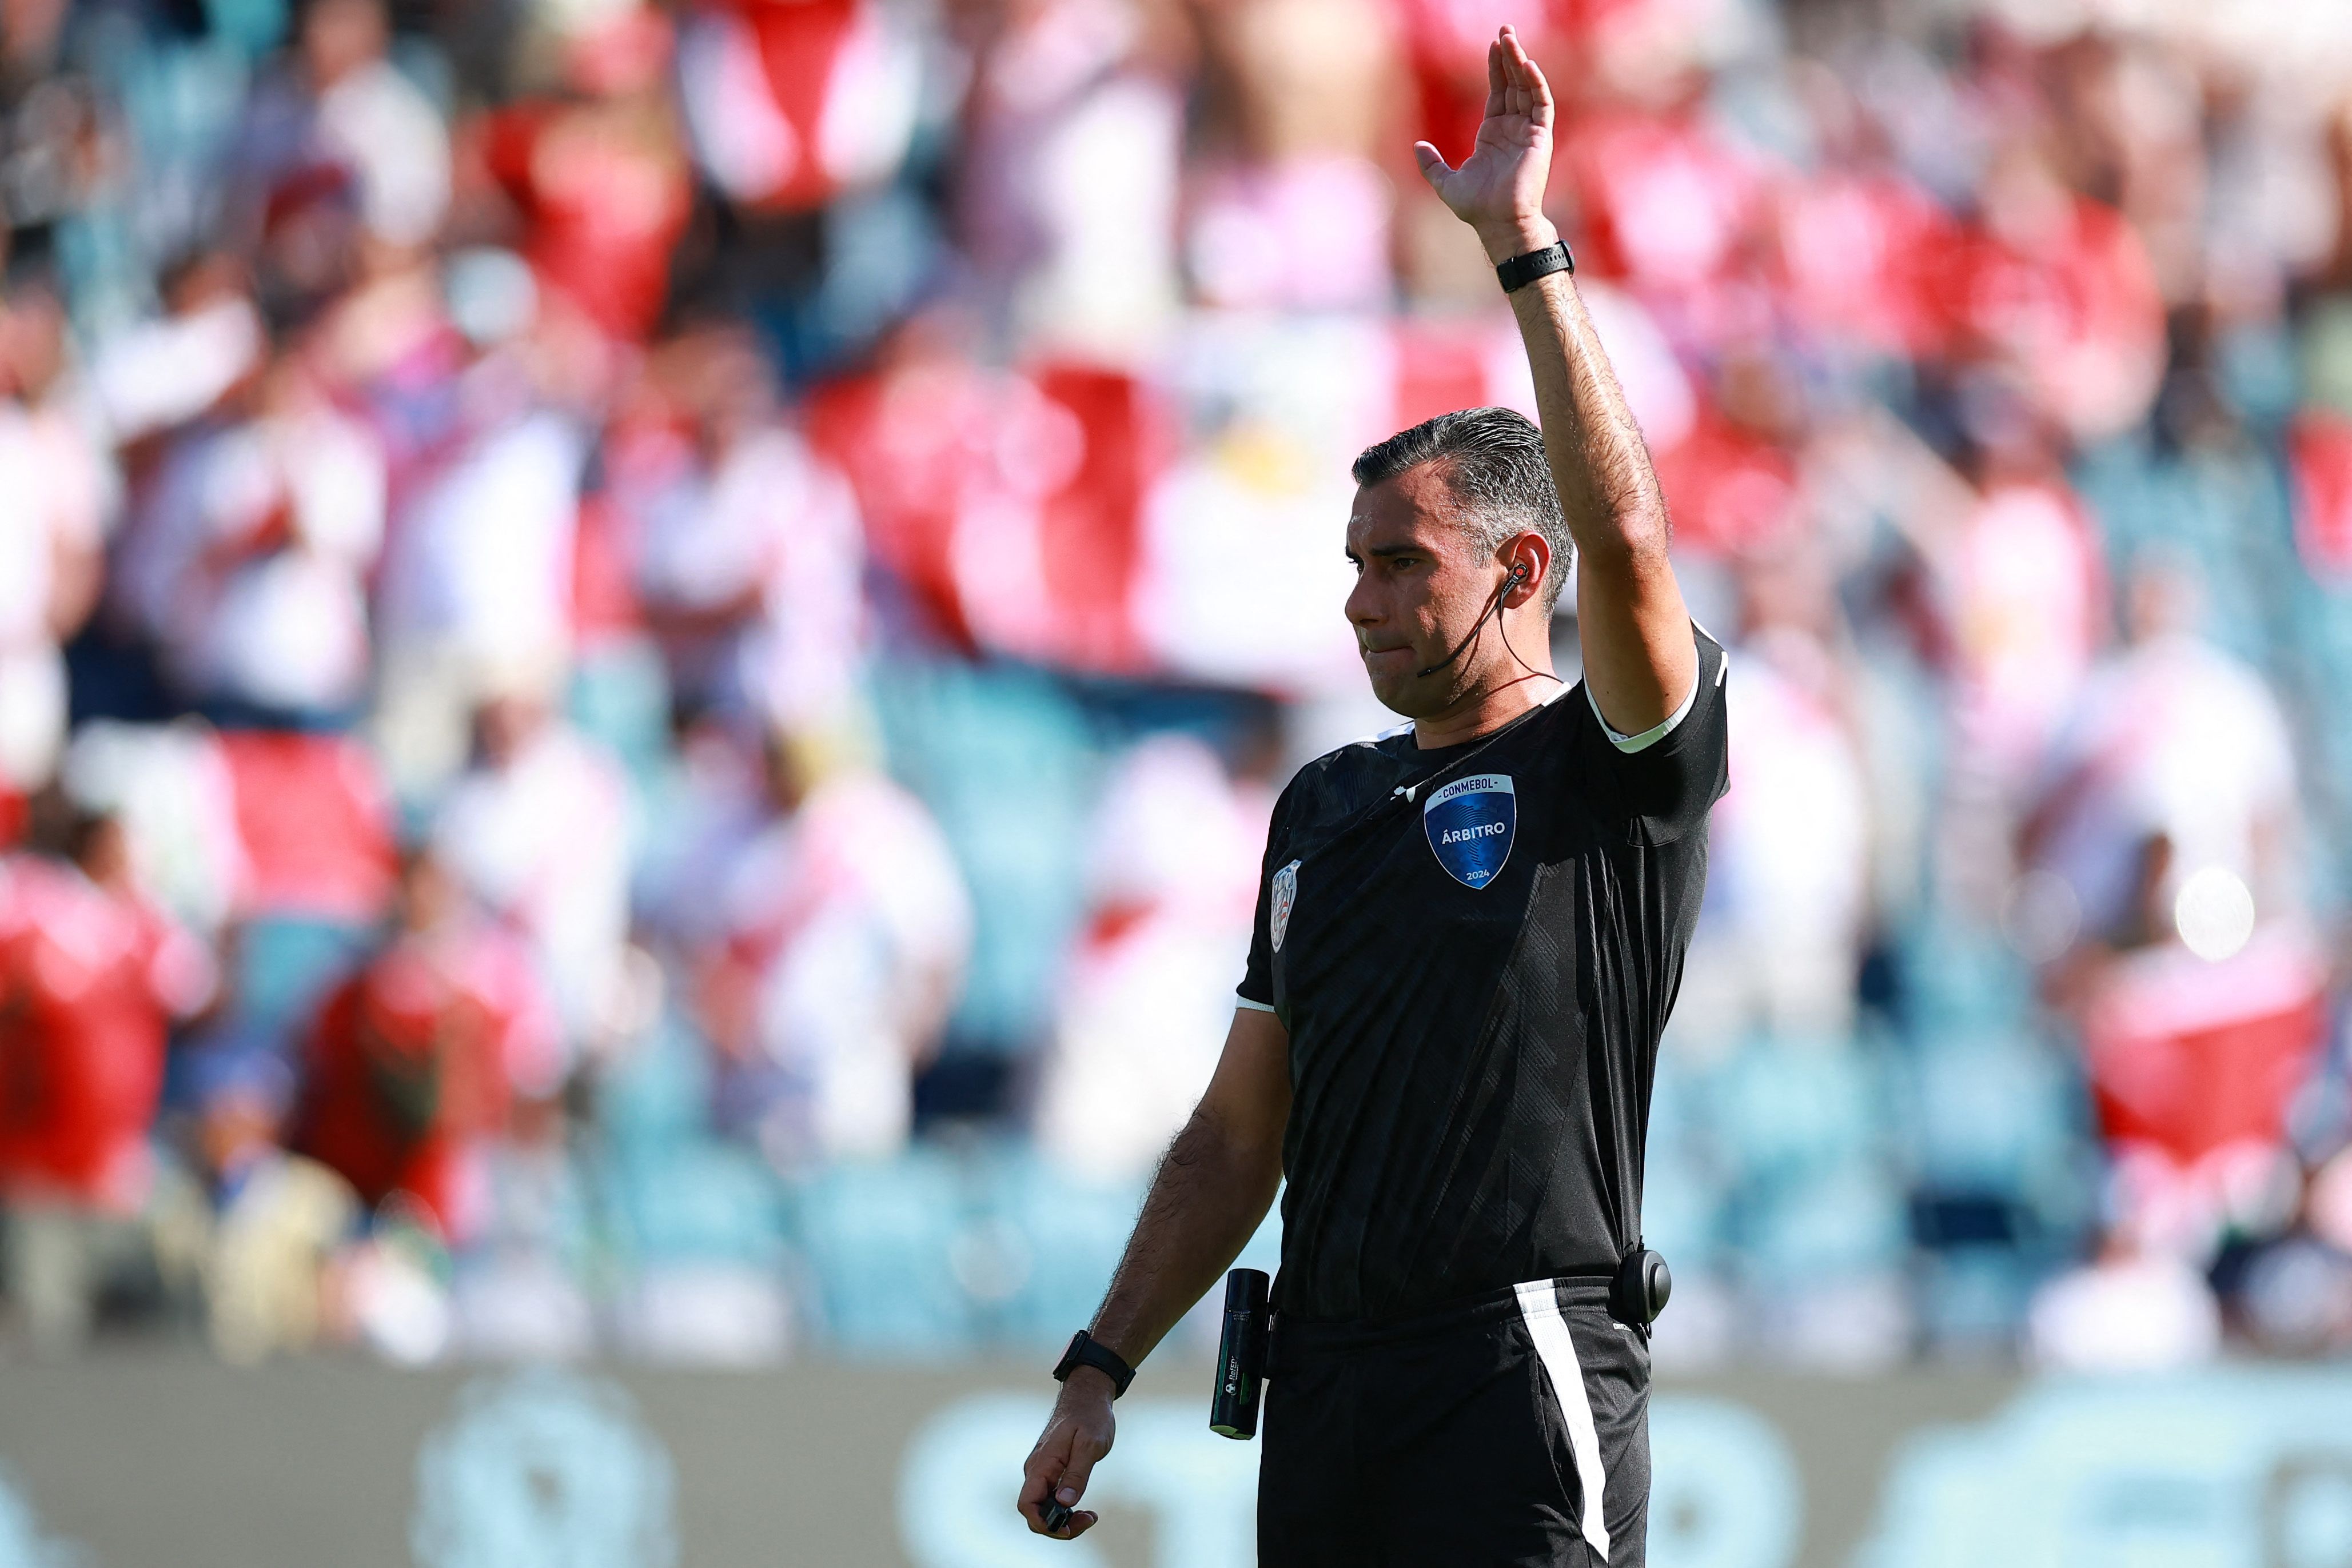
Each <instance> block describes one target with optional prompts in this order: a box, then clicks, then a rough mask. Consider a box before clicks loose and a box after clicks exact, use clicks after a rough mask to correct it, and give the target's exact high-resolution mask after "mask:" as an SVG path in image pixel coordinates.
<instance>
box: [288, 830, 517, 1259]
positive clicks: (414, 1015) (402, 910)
mask: <svg viewBox="0 0 2352 1568" xmlns="http://www.w3.org/2000/svg"><path fill="white" fill-rule="evenodd" d="M556 1053H557V1037H556V1029H555V1024H554V1019H553V1016H552V1013H551V1010H550V1009H549V1007H548V1005H547V1000H546V998H545V996H544V995H543V993H542V992H541V988H540V987H539V984H538V981H537V979H536V977H535V976H534V974H533V971H532V966H531V962H530V955H529V953H528V951H527V950H526V949H525V948H524V947H523V946H522V945H521V944H520V942H518V941H517V940H515V939H514V938H513V937H511V936H509V935H507V934H506V933H505V932H504V931H502V930H500V929H499V927H497V926H495V925H491V924H490V923H489V922H488V921H487V920H485V919H483V918H482V917H481V916H480V915H478V914H476V913H475V912H474V911H473V910H472V909H471V908H470V907H469V906H468V905H467V903H466V900H465V895H464V894H463V893H462V892H461V891H460V889H459V887H458V884H457V881H456V879H455V878H454V877H453V876H452V875H451V874H450V873H449V872H448V871H447V869H446V868H445V867H444V866H443V865H442V864H441V863H440V862H438V861H436V860H435V859H434V858H433V857H432V856H431V855H430V854H426V853H418V854H415V855H413V856H412V857H411V858H410V859H409V861H408V862H407V864H406V865H405V866H404V869H403V873H402V877H401V892H400V904H399V913H398V915H397V916H396V922H395V925H394V930H393V932H392V935H391V937H390V939H389V940H388V941H387V942H386V943H385V944H384V946H383V947H382V948H380V949H379V950H378V951H377V952H376V954H375V956H373V957H372V958H371V959H369V961H368V962H367V963H366V964H365V965H363V966H362V967H361V968H360V970H359V972H358V973H356V974H355V975H353V976H352V977H351V978H350V979H348V980H346V981H345V982H344V983H343V984H342V985H341V986H340V987H339V988H336V989H335V991H334V992H333V993H331V995H330V997H329V998H328V1000H327V1003H326V1006H325V1007H324V1009H321V1011H320V1017H319V1019H318V1022H317V1024H316V1025H315V1026H314V1028H313V1029H312V1030H311V1034H310V1041H309V1045H308V1049H307V1052H306V1063H305V1074H306V1083H305V1088H304V1098H303V1103H302V1106H301V1109H300V1112H299V1116H298V1118H297V1122H298V1128H299V1131H298V1134H297V1139H296V1143H297V1146H298V1147H299V1149H300V1150H301V1151H302V1152H303V1153H306V1154H308V1155H310V1156H311V1157H312V1158H314V1159H317V1160H319V1161H320V1163H322V1164H324V1165H326V1166H329V1167H330V1168H331V1169H333V1170H334V1171H335V1172H337V1173H338V1174H339V1175H341V1176H342V1177H343V1178H344V1179H345V1180H347V1181H349V1182H350V1183H351V1184H352V1186H353V1187H354V1188H356V1189H357V1190H358V1193H359V1196H360V1197H361V1199H362V1201H363V1202H365V1203H367V1204H369V1205H370V1206H374V1205H379V1204H382V1203H383V1201H384V1200H385V1199H386V1198H389V1197H392V1196H393V1195H394V1193H405V1194H407V1195H409V1197H412V1198H413V1199H415V1203H416V1205H418V1206H421V1207H422V1208H423V1209H424V1210H425V1212H426V1213H428V1214H429V1215H430V1216H431V1217H432V1218H433V1219H434V1221H435V1222H436V1224H437V1225H438V1226H439V1228H440V1229H441V1232H442V1235H443V1237H444V1239H447V1240H451V1241H462V1240H463V1239H464V1238H465V1237H466V1236H467V1234H469V1233H470V1231H471V1230H472V1228H473V1227H474V1225H475V1223H476V1222H477V1221H478V1218H479V1209H480V1198H481V1193H480V1190H479V1189H480V1186H481V1179H480V1178H481V1172H480V1162H481V1157H482V1155H484V1153H485V1152H486V1151H487V1148H488V1145H489V1144H490V1143H491V1142H492V1141H493V1140H495V1139H496V1138H498V1137H499V1135H500V1134H501V1133H502V1132H503V1131H504V1130H505V1128H506V1125H507V1121H508V1117H509V1113H510V1111H511V1109H512V1106H513V1103H514V1101H515V1099H516V1097H517V1094H518V1092H521V1093H523V1094H526V1095H535V1096H540V1097H545V1096H548V1095H551V1094H552V1092H554V1090H555V1088H556V1085H555V1083H554V1082H553V1078H554V1076H555V1074H554V1072H553V1071H552V1070H551V1063H552V1062H553V1061H555V1060H556V1059H557V1055H556Z"/></svg>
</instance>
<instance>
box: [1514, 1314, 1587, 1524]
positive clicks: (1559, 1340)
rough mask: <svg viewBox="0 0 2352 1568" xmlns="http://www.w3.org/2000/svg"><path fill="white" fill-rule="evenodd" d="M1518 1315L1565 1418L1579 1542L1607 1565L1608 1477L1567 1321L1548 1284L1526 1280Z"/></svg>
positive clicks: (1582, 1371) (1580, 1366) (1582, 1374)
mask: <svg viewBox="0 0 2352 1568" xmlns="http://www.w3.org/2000/svg"><path fill="white" fill-rule="evenodd" d="M1514 1288H1515V1289H1516V1290H1517V1291H1518V1296H1519V1315H1520V1316H1522V1317H1524V1318H1526V1319H1527V1320H1528V1334H1529V1336H1530V1337H1532V1338H1533V1339H1534V1340H1535V1342H1536V1359H1537V1360H1538V1361H1540V1362H1542V1363H1543V1365H1544V1373H1545V1375H1547V1376H1549V1378H1550V1379H1551V1393H1552V1397H1553V1398H1555V1399H1557V1400H1559V1410H1560V1414H1561V1415H1562V1416H1566V1417H1567V1419H1568V1446H1569V1448H1570V1451H1572V1452H1573V1453H1574V1454H1575V1456H1576V1484H1577V1487H1578V1489H1579V1490H1581V1491H1582V1492H1583V1494H1584V1519H1583V1526H1584V1539H1585V1540H1586V1541H1588V1542H1591V1544H1592V1550H1593V1551H1595V1552H1599V1553H1600V1554H1601V1561H1602V1562H1603V1563H1606V1562H1608V1561H1609V1523H1608V1521H1607V1519H1606V1517H1605V1516H1604V1513H1603V1510H1602V1508H1601V1497H1602V1493H1603V1492H1604V1491H1605V1490H1606V1489H1607V1487H1608V1484H1609V1478H1608V1477H1607V1476H1606V1475H1604V1474H1602V1473H1601V1437H1600V1434H1599V1433H1597V1432H1595V1431H1594V1430H1593V1427H1592V1399H1591V1396H1589V1395H1587V1394H1586V1393H1585V1391H1584V1368H1583V1366H1582V1365H1581V1364H1579V1362H1578V1361H1577V1359H1576V1342H1575V1341H1574V1340H1573V1339H1570V1337H1569V1333H1568V1320H1567V1319H1566V1318H1563V1317H1561V1316H1560V1315H1559V1294H1558V1292H1556V1291H1554V1290H1553V1289H1552V1282H1551V1281H1549V1280H1530V1281H1528V1282H1527V1283H1526V1284H1524V1285H1519V1286H1517V1287H1514Z"/></svg>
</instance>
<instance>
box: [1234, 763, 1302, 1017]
mask: <svg viewBox="0 0 2352 1568" xmlns="http://www.w3.org/2000/svg"><path fill="white" fill-rule="evenodd" d="M1289 817H1290V791H1289V790H1288V789H1285V790H1284V791H1283V792H1282V798H1281V799H1280V800H1276V802H1275V803H1274V817H1273V820H1272V821H1269V822H1268V823H1267V824H1266V830H1265V858H1264V859H1263V860H1262V861H1261V862H1259V864H1258V874H1257V913H1256V914H1255V915H1253V916H1251V919H1250V946H1249V962H1248V963H1247V964H1246V965H1244V967H1243V969H1242V983H1241V984H1240V985H1239V986H1237V987H1235V988H1234V1005H1236V1006H1238V1007H1244V1008H1254V1009H1257V1010H1258V1011H1259V1012H1268V1013H1270V1012H1272V1011H1274V936H1273V911H1274V892H1273V889H1274V877H1275V868H1276V867H1277V866H1281V865H1286V864H1288V863H1289V860H1288V856H1287V854H1286V851H1287V850H1288V848H1289V843H1290V835H1289V832H1288V831H1287V823H1288V821H1289Z"/></svg>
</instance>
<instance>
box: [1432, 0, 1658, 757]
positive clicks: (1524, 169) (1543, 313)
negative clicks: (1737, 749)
mask: <svg viewBox="0 0 2352 1568" xmlns="http://www.w3.org/2000/svg"><path fill="white" fill-rule="evenodd" d="M1551 151H1552V98H1551V88H1550V85H1549V83H1547V82H1546V81H1545V80H1544V75H1543V72H1542V71H1541V70H1540V69H1538V68H1537V66H1536V63H1535V61H1534V60H1533V59H1531V58H1529V57H1528V52H1527V50H1526V49H1525V48H1524V47H1522V46H1521V45H1520V43H1519V40H1518V36H1517V34H1516V33H1514V32H1513V31H1512V30H1511V29H1510V28H1509V27H1505V28H1503V29H1502V30H1501V31H1500V32H1499V33H1497V34H1496V37H1495V41H1494V42H1493V43H1492V44H1490V45H1488V46H1487V49H1486V119H1485V120H1483V121H1481V123H1480V124H1479V127H1478V141H1477V144H1476V146H1475V148H1473V149H1472V151H1471V153H1470V156H1469V157H1467V158H1465V159H1464V160H1463V162H1462V166H1461V167H1460V168H1458V169H1456V168H1450V167H1448V166H1447V164H1446V162H1445V160H1444V158H1443V157H1441V156H1440V155H1439V154H1438V151H1437V149H1436V148H1434V147H1433V146H1431V145H1430V144H1429V143H1428V142H1426V141H1421V142H1416V143H1414V144H1413V155H1414V156H1415V157H1416V158H1418V159H1419V160H1420V162H1421V172H1422V177H1423V179H1425V180H1427V181H1428V182H1429V185H1430V188H1431V189H1432V190H1433V191H1435V192H1436V193H1437V194H1438V196H1439V197H1440V198H1441V199H1443V200H1444V203H1445V204H1446V205H1447V206H1448V207H1451V208H1452V209H1453V210H1454V215H1455V216H1456V217H1459V218H1460V219H1462V221H1463V222H1465V223H1466V224H1468V225H1470V226H1471V227H1472V228H1473V229H1475V231H1476V232H1477V235H1478V238H1479V241H1480V243H1481V244H1483V245H1484V246H1486V256H1487V259H1488V260H1490V261H1492V262H1493V263H1495V265H1496V267H1498V268H1499V267H1505V266H1506V265H1507V264H1510V263H1512V262H1514V260H1515V258H1540V259H1535V260H1532V261H1529V260H1524V259H1523V260H1520V262H1519V267H1520V270H1522V271H1534V270H1537V269H1538V268H1540V267H1545V266H1550V267H1557V268H1558V270H1554V271H1549V272H1545V273H1543V274H1542V275H1541V276H1538V277H1535V278H1534V279H1533V281H1530V282H1527V283H1524V284H1522V285H1521V286H1519V287H1515V288H1512V289H1511V292H1510V296H1509V298H1510V301H1511V308H1512V311H1513V313H1514V314H1516V315H1517V318H1518V322H1519V335H1520V337H1521V338H1522V339H1523V340H1525V341H1526V343H1527V350H1528V365H1529V367H1530V368H1531V369H1532V370H1533V371H1534V372H1535V386H1536V408H1537V412H1538V414H1539V416H1540V417H1541V421H1542V424H1543V440H1544V455H1545V456H1546V457H1547V458H1549V461H1550V465H1551V472H1552V479H1553V482H1554V483H1555V484H1557V485H1558V486H1559V504H1560V509H1561V510H1562V511H1563V512H1564V513H1565V514H1566V515H1567V520H1568V528H1569V533H1570V536H1571V537H1572V538H1574V539H1575V541H1576V556H1577V560H1576V571H1577V577H1576V624H1577V634H1578V637H1579V640H1580V643H1582V647H1583V653H1584V680H1585V685H1586V689H1587V690H1588V691H1590V692H1591V695H1592V699H1593V702H1594V704H1595V706H1598V707H1599V709H1600V711H1601V717H1602V719H1603V720H1604V721H1606V723H1607V724H1608V726H1609V727H1610V728H1612V729H1613V730H1616V731H1617V732H1619V733H1620V734H1622V735H1629V736H1630V735H1639V734H1641V733H1643V732H1644V731H1647V730H1649V729H1651V728H1652V727H1655V726H1657V725H1659V724H1662V723H1664V721H1665V720H1666V719H1667V718H1668V717H1670V716H1672V715H1673V714H1674V713H1675V711H1676V710H1677V709H1678V708H1680V706H1682V704H1683V702H1684V700H1685V697H1687V696H1688V695H1690V694H1691V692H1692V691H1693V690H1694V689H1695V688H1696V682H1697V678H1698V653H1697V649H1696V645H1695V643H1693V640H1692V637H1691V623H1690V613H1689V612H1688V611H1687V610H1685V608H1684V606H1683V596H1682V590H1681V588H1680V587H1679V586H1677V585H1676V583H1675V573H1674V568H1673V567H1672V566H1671V565H1670V564H1669V563H1668V561H1667V559H1666V540H1667V532H1668V530H1667V524H1666V507H1665V500H1664V497H1663V496H1662V495H1661V494H1660V492H1659V489H1658V476H1657V474H1656V472H1655V471H1654V469H1653V468H1652V467H1651V465H1650V453H1649V448H1648V447H1647V446H1645V445H1644V444H1643V441H1642V432H1641V430H1640V428H1639V427H1638V426H1637V425H1635V423H1633V411H1632V409H1631V408H1629V407H1628V406H1627V405H1626V402H1625V394H1624V392H1623V391H1622V389H1621V388H1620V387H1619V386H1618V384H1617V376H1616V372H1615V371H1612V370H1611V369H1610V366H1609V356H1608V355H1607V354H1606V353H1604V352H1603V351H1602V350H1601V340H1600V338H1599V337H1598V336H1597V335H1596V334H1595V333H1594V331H1593V329H1592V318H1591V316H1590V315H1588V314H1587V313H1586V311H1585V308H1584V301H1583V300H1582V299H1581V298H1579V297H1578V294H1577V291H1576V283H1575V276H1574V269H1573V267H1572V266H1570V265H1569V264H1568V263H1567V261H1566V257H1565V255H1564V253H1553V254H1552V255H1551V256H1546V255H1545V253H1547V252H1551V251H1552V247H1553V246H1558V245H1559V231H1558V230H1557V229H1555V228H1553V226H1552V225H1551V222H1550V220H1549V219H1548V218H1546V217H1545V216H1544V213H1543V196H1544V183H1545V180H1546V178H1547V176H1548V175H1549V172H1550V170H1551ZM1504 281H1505V284H1506V287H1508V286H1509V285H1510V284H1511V282H1512V281H1513V279H1512V277H1509V276H1508V275H1507V276H1506V277H1505V279H1504Z"/></svg>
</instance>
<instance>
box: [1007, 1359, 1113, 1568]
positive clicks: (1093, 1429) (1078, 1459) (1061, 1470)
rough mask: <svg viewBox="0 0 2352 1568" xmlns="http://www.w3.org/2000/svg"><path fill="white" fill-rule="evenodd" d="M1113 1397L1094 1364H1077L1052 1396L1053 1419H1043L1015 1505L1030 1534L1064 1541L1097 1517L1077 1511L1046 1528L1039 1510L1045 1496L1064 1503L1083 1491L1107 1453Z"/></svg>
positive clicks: (1082, 1494) (1042, 1510) (1022, 1470)
mask: <svg viewBox="0 0 2352 1568" xmlns="http://www.w3.org/2000/svg"><path fill="white" fill-rule="evenodd" d="M1112 1398H1113V1395H1112V1393H1111V1384H1110V1379H1109V1378H1108V1376H1106V1375H1104V1374H1103V1373H1102V1372H1101V1371H1100V1370H1098V1369H1097V1368H1095V1367H1091V1366H1081V1367H1078V1368H1076V1369H1075V1370H1074V1371H1072V1372H1071V1374H1070V1380H1069V1381H1068V1382H1067V1383H1065V1384H1063V1385H1062V1393H1061V1396H1060V1397H1059V1398H1057V1399H1055V1401H1054V1415H1053V1418H1052V1419H1051V1420H1049V1421H1047V1422H1046V1423H1045V1433H1044V1435H1043V1436H1041V1437H1038V1439H1037V1446H1036V1447H1035V1448H1032V1449H1030V1450H1029V1462H1028V1463H1026V1464H1024V1465H1023V1466H1022V1467H1021V1502H1020V1505H1019V1506H1020V1509H1021V1517H1022V1519H1023V1521H1025V1522H1026V1523H1027V1524H1028V1526H1029V1530H1030V1532H1031V1533H1032V1534H1035V1535H1051V1536H1052V1537H1053V1538H1054V1539H1055V1540H1056V1541H1068V1540H1071V1539H1073V1538H1074V1537H1076V1536H1080V1535H1084V1534H1085V1533H1086V1532H1087V1531H1088V1530H1091V1529H1092V1528H1093V1527H1094V1522H1095V1520H1096V1519H1097V1517H1098V1516H1097V1515H1096V1514H1094V1513H1092V1512H1087V1511H1081V1512H1078V1513H1074V1514H1072V1515H1071V1516H1070V1521H1069V1522H1068V1523H1067V1524H1065V1525H1064V1526H1062V1528H1061V1529H1059V1530H1053V1531H1049V1530H1047V1529H1046V1528H1045V1520H1044V1518H1043V1513H1044V1510H1045V1499H1046V1498H1047V1496H1048V1495H1051V1496H1053V1497H1055V1498H1058V1499H1059V1500H1061V1501H1062V1502H1064V1503H1075V1502H1076V1501H1077V1500H1078V1499H1080V1498H1082V1497H1084V1496H1086V1493H1087V1477H1088V1476H1090V1475H1092V1474H1093V1473H1094V1468H1095V1462H1096V1461H1097V1460H1098V1459H1100V1458H1102V1457H1103V1456H1104V1455H1105V1454H1108V1453H1109V1452H1110V1445H1111V1437H1112V1435H1113V1433H1114V1432H1115V1430H1116V1428H1117V1422H1116V1421H1115V1420H1114V1419H1113V1418H1112V1416H1111V1410H1110V1402H1111V1399H1112Z"/></svg>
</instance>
